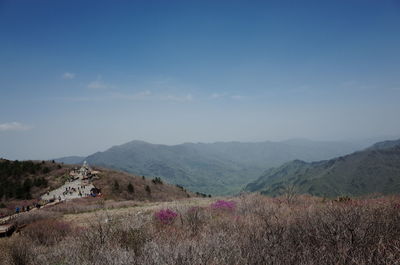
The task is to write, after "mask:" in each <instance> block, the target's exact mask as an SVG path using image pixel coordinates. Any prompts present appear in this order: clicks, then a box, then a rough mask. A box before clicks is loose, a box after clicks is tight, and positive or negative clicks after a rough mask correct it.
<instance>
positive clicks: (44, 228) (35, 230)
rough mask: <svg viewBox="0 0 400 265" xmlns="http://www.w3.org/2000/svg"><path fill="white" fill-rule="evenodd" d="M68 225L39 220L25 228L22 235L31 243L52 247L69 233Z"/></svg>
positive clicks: (61, 222) (53, 220)
mask: <svg viewBox="0 0 400 265" xmlns="http://www.w3.org/2000/svg"><path fill="white" fill-rule="evenodd" d="M71 231H72V230H71V227H70V226H69V224H68V223H66V222H63V221H60V220H56V219H46V220H40V221H37V222H34V223H32V224H30V225H29V226H27V227H25V228H24V230H23V231H22V235H23V236H25V237H28V238H29V239H30V240H31V241H32V242H33V243H35V244H40V245H53V244H55V243H56V242H58V241H61V240H62V239H64V238H65V237H66V236H67V235H68V234H70V233H71Z"/></svg>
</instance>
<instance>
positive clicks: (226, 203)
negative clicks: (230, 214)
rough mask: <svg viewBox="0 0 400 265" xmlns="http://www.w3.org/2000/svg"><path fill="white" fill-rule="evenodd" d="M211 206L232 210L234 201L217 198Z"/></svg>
mask: <svg viewBox="0 0 400 265" xmlns="http://www.w3.org/2000/svg"><path fill="white" fill-rule="evenodd" d="M211 208H213V209H220V210H229V211H233V210H234V209H235V208H236V202H234V201H224V200H219V201H216V202H214V203H212V204H211Z"/></svg>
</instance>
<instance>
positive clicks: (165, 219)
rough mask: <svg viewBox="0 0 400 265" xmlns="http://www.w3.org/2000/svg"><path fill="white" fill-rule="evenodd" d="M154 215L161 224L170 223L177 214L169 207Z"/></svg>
mask: <svg viewBox="0 0 400 265" xmlns="http://www.w3.org/2000/svg"><path fill="white" fill-rule="evenodd" d="M154 216H155V218H156V219H157V220H158V221H160V222H161V223H163V224H172V222H173V221H174V220H175V218H176V217H177V216H178V214H177V213H176V212H174V211H172V210H170V209H163V210H159V211H158V212H156V213H155V214H154Z"/></svg>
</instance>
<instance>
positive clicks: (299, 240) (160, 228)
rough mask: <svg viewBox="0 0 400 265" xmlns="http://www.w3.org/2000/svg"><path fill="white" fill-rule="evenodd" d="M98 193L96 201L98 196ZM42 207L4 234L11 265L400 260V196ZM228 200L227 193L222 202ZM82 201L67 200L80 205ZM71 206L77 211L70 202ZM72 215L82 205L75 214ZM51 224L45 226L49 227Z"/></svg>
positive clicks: (2, 253) (5, 257) (4, 258)
mask: <svg viewBox="0 0 400 265" xmlns="http://www.w3.org/2000/svg"><path fill="white" fill-rule="evenodd" d="M93 199H94V200H96V199H97V198H93ZM216 200H217V199H215V198H193V199H186V200H179V201H173V202H164V203H160V204H159V205H157V204H154V203H140V204H138V205H135V206H126V205H125V206H123V207H118V205H110V207H109V208H107V209H104V208H103V209H101V210H95V211H87V212H82V213H78V214H74V213H68V214H63V213H62V211H60V209H59V208H57V207H54V208H48V209H45V210H40V211H36V212H34V213H30V214H32V215H31V216H30V218H29V219H25V220H18V221H20V222H22V223H25V224H27V225H26V227H25V228H23V229H22V231H21V232H20V234H19V235H17V236H13V237H11V238H5V239H1V238H0V262H4V263H5V264H23V265H25V264H29V265H39V264H40V265H47V264H65V265H66V264H68V265H78V264H79V265H81V264H83V265H89V264H97V265H106V264H107V265H108V264H113V265H124V264H133V265H139V264H146V265H161V264H162V265H164V264H168V265H175V264H182V265H184V264H192V265H200V264H220V265H231V264H249V265H250V264H251V265H258V264H259V265H264V264H285V265H286V264H300V265H302V264H304V265H306V264H307V265H310V264H357V265H361V264H363V265H364V264H398V263H399V262H400V252H399V248H400V211H399V209H400V199H399V198H398V197H388V196H387V197H382V198H377V199H363V200H360V199H357V200H350V201H346V202H332V201H328V200H322V199H321V198H316V197H311V196H304V195H303V196H298V197H296V198H295V199H294V200H293V201H291V203H290V204H289V203H288V202H287V201H286V200H285V199H284V198H270V197H267V196H261V195H257V194H251V195H245V196H241V197H236V198H224V200H222V201H216ZM220 200H221V199H220ZM74 203H75V201H73V202H71V204H68V205H65V206H66V207H70V208H71V207H75V206H74ZM64 210H65V211H67V210H68V208H64ZM69 212H73V211H69ZM44 227H45V229H44Z"/></svg>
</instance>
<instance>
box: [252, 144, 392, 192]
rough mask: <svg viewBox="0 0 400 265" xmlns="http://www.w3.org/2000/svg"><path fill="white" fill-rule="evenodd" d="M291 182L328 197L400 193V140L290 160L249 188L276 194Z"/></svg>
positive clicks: (297, 187) (267, 172) (268, 172)
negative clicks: (335, 154)
mask: <svg viewBox="0 0 400 265" xmlns="http://www.w3.org/2000/svg"><path fill="white" fill-rule="evenodd" d="M288 185H294V186H295V187H296V190H297V191H298V192H299V193H309V194H312V195H316V196H326V197H335V196H343V195H349V196H360V195H365V194H370V193H382V194H393V193H399V192H400V141H386V142H382V143H377V144H375V145H373V146H372V147H370V148H368V149H365V150H363V151H359V152H355V153H353V154H350V155H346V156H341V157H338V158H335V159H331V160H326V161H319V162H311V163H307V162H304V161H300V160H295V161H292V162H288V163H286V164H283V165H282V166H280V167H277V168H272V169H269V170H267V171H265V172H264V174H263V175H262V176H261V177H260V178H258V179H257V180H256V181H254V182H252V183H250V184H248V185H247V186H246V188H245V190H247V191H260V192H261V193H263V194H266V195H273V196H275V195H279V194H281V193H282V192H283V189H284V188H285V187H287V186H288Z"/></svg>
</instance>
